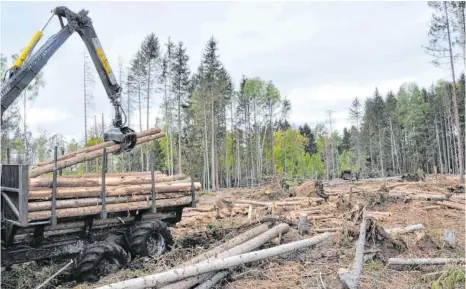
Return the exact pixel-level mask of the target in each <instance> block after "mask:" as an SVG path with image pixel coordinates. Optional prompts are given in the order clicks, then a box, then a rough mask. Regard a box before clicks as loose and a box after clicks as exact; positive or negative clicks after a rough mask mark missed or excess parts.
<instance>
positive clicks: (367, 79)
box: [0, 1, 449, 141]
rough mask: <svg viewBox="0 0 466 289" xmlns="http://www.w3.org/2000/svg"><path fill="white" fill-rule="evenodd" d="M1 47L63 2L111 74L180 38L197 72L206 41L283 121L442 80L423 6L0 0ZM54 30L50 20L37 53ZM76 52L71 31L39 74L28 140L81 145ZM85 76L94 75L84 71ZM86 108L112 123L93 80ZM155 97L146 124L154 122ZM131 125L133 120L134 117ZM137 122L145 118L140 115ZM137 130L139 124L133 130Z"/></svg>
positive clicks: (340, 119)
mask: <svg viewBox="0 0 466 289" xmlns="http://www.w3.org/2000/svg"><path fill="white" fill-rule="evenodd" d="M0 5H1V8H0V9H1V14H0V17H1V18H0V24H1V27H0V28H1V30H0V35H1V36H0V51H1V53H3V54H4V55H11V54H13V53H18V52H19V51H20V50H21V49H22V48H23V47H24V46H25V45H26V44H27V43H28V42H29V40H30V39H31V37H32V35H33V34H34V33H35V32H36V31H37V30H38V29H40V28H42V26H43V25H44V24H45V22H46V21H47V20H48V18H49V16H50V11H51V10H52V9H53V8H54V7H56V6H60V5H66V6H67V7H68V8H70V9H72V10H73V11H75V12H78V11H79V10H81V9H86V10H89V17H91V18H92V20H93V23H94V28H95V30H96V33H97V35H98V37H99V39H100V42H101V44H102V46H103V49H104V51H105V53H106V55H107V58H108V59H109V62H110V65H111V66H112V68H113V69H114V70H115V71H118V66H119V61H122V62H123V63H124V65H125V66H126V65H127V63H128V62H129V60H130V59H131V58H132V57H133V55H134V54H135V52H136V51H137V49H138V48H139V46H140V44H141V42H142V40H143V39H144V37H145V36H146V35H148V34H149V33H152V32H153V33H155V35H156V36H158V37H159V39H160V41H161V42H163V43H166V42H167V40H168V38H169V37H171V39H172V41H175V42H178V41H183V43H184V44H185V46H186V47H187V53H188V55H189V57H190V60H189V65H190V68H191V71H196V70H197V67H198V65H199V63H200V58H201V55H202V52H203V50H204V47H205V44H206V43H207V41H208V39H209V38H210V37H211V36H214V37H215V38H216V39H217V40H218V47H219V51H218V53H219V55H220V60H221V61H222V63H223V64H224V66H225V67H226V69H227V70H228V72H229V73H230V75H231V76H232V78H233V80H234V82H235V85H236V86H238V84H239V81H240V79H241V77H242V75H245V76H246V77H260V78H261V79H263V80H266V81H268V80H272V81H273V83H274V84H275V85H276V86H277V88H278V89H279V90H280V92H281V94H282V96H284V97H287V98H288V99H290V100H291V103H292V113H291V122H292V124H294V125H296V126H298V125H301V124H304V123H308V124H309V125H310V126H311V127H314V126H315V125H316V124H318V123H323V124H325V125H327V126H328V125H329V123H328V121H327V120H328V113H327V112H328V111H331V112H332V125H333V128H334V129H338V130H342V128H343V127H344V126H349V125H350V123H349V116H348V108H349V106H350V105H351V102H352V100H353V99H354V98H355V97H356V96H357V97H359V99H360V100H362V101H363V100H364V99H366V97H368V96H371V95H372V94H373V92H374V90H375V88H376V87H377V88H378V89H379V91H380V92H381V93H382V95H385V94H386V93H387V92H388V91H389V90H393V91H395V92H396V91H397V90H398V88H399V86H400V85H401V84H402V83H404V82H409V81H415V82H417V83H418V84H419V85H422V86H425V87H427V86H430V85H431V84H432V83H435V82H436V81H437V80H439V79H441V78H443V79H448V78H449V71H448V70H443V69H440V68H436V67H434V66H433V65H432V64H430V63H429V61H430V60H431V59H430V57H429V56H428V55H426V54H425V52H424V49H423V46H424V45H427V43H428V30H429V20H430V17H431V11H430V9H429V7H428V6H427V2H396V1H395V2H263V1H259V2H251V1H248V2H232V1H230V2H207V1H206V2H161V1H160V2H137V1H131V2H67V1H63V2H51V1H50V2H21V1H12V2H5V1H2V2H0ZM59 29H60V26H59V22H58V19H56V18H54V19H53V20H52V21H51V23H50V24H49V26H48V27H47V29H46V30H45V32H44V37H43V38H42V40H41V42H39V44H38V47H39V46H40V45H42V44H43V43H45V41H46V39H48V38H49V37H50V36H52V35H53V34H55V33H56V32H58V31H59ZM84 52H85V47H84V44H83V42H82V40H81V39H80V37H79V36H78V35H77V34H75V35H72V36H71V37H70V38H69V39H68V41H67V42H66V43H65V44H64V45H63V46H62V47H61V49H60V50H58V51H57V52H56V53H55V55H54V56H53V57H52V58H51V59H50V61H49V62H48V64H47V65H46V66H45V68H44V69H43V72H44V77H45V81H46V86H45V87H44V88H43V89H42V90H41V92H40V94H39V96H38V98H37V99H36V100H35V101H34V103H32V104H31V105H30V107H28V110H27V115H28V117H27V123H28V126H29V127H30V129H31V130H32V132H33V134H35V135H37V133H38V132H39V131H41V130H46V131H47V132H48V133H50V134H55V133H62V134H63V135H64V136H65V137H67V138H68V139H71V138H75V139H76V140H78V141H82V140H83V139H84V128H83V127H84V107H83V102H84V94H83V79H84V78H83V59H84ZM93 71H95V69H94V68H93ZM95 80H96V82H95V85H94V88H93V94H94V98H95V104H94V107H93V109H92V111H91V112H90V114H91V116H90V117H89V120H88V121H89V122H93V121H94V115H96V117H97V120H98V122H100V119H101V117H102V113H104V116H105V122H106V124H108V123H109V122H110V119H111V105H110V102H109V100H108V98H107V95H106V93H105V90H104V89H103V86H102V84H101V82H100V79H99V78H98V77H97V75H95ZM161 97H162V95H161V94H156V95H155V96H154V98H155V99H154V101H153V103H152V108H151V117H150V122H151V124H155V119H156V117H157V116H160V114H159V112H158V109H157V108H158V106H159V105H160V102H161V101H160V100H161ZM132 123H133V124H136V123H138V121H136V119H134V120H132ZM143 123H145V118H143ZM134 129H135V130H137V131H138V130H139V125H137V126H135V127H134Z"/></svg>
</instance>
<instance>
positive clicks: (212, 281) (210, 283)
mask: <svg viewBox="0 0 466 289" xmlns="http://www.w3.org/2000/svg"><path fill="white" fill-rule="evenodd" d="M228 274H230V272H229V271H228V270H225V271H220V272H218V273H217V274H215V275H214V276H212V277H211V278H209V279H208V280H206V281H204V282H203V283H202V284H199V286H196V288H194V289H210V288H212V287H214V286H215V285H216V284H217V283H218V282H220V281H222V280H223V279H225V278H226V277H227V276H228Z"/></svg>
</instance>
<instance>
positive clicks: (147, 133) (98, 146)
mask: <svg viewBox="0 0 466 289" xmlns="http://www.w3.org/2000/svg"><path fill="white" fill-rule="evenodd" d="M160 132H161V129H160V128H158V127H154V128H151V129H148V130H145V131H141V132H138V133H136V137H137V138H138V139H139V138H142V137H146V136H150V135H154V134H157V133H160ZM113 145H115V142H113V141H107V142H103V143H100V144H96V145H93V146H90V147H86V148H84V149H81V150H78V151H76V152H72V153H67V154H64V155H62V156H59V157H58V158H57V161H62V160H66V159H69V158H72V157H75V156H77V155H79V154H82V153H88V152H92V151H95V150H102V149H103V148H107V147H110V146H113ZM52 164H53V161H47V162H41V163H38V164H36V165H35V166H34V168H37V167H43V166H46V165H52Z"/></svg>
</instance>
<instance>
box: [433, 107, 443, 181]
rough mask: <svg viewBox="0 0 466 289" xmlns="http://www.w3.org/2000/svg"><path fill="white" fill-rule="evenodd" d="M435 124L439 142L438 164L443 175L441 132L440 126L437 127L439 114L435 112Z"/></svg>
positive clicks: (436, 138) (436, 137) (436, 136)
mask: <svg viewBox="0 0 466 289" xmlns="http://www.w3.org/2000/svg"><path fill="white" fill-rule="evenodd" d="M434 116H435V119H434V123H435V140H436V141H437V149H438V163H439V166H440V173H441V174H443V172H444V170H443V162H442V150H441V147H440V137H439V132H438V126H437V114H436V113H435V112H434Z"/></svg>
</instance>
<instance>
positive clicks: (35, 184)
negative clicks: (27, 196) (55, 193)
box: [29, 172, 191, 190]
mask: <svg viewBox="0 0 466 289" xmlns="http://www.w3.org/2000/svg"><path fill="white" fill-rule="evenodd" d="M185 179H186V175H184V174H179V175H174V176H164V177H159V176H157V175H156V176H155V182H156V183H166V182H173V181H179V180H185ZM190 181H191V180H188V182H190ZM52 183H53V180H52V178H32V179H29V188H30V189H33V190H37V189H36V188H42V189H43V188H44V187H45V188H51V187H52ZM151 183H152V179H151V176H150V172H148V175H147V176H146V175H142V176H122V177H113V176H109V177H107V176H106V178H105V185H106V186H121V185H144V184H151ZM101 185H102V177H92V178H68V177H57V187H96V186H101Z"/></svg>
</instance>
